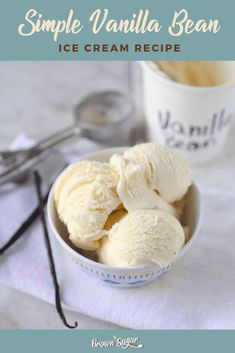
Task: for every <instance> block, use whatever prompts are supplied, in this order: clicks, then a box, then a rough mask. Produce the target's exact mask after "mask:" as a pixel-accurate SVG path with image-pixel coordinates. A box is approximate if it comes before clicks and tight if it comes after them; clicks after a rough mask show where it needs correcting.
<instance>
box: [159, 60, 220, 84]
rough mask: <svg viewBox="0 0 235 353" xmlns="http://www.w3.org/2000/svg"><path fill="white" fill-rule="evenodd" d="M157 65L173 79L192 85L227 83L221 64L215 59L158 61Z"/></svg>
mask: <svg viewBox="0 0 235 353" xmlns="http://www.w3.org/2000/svg"><path fill="white" fill-rule="evenodd" d="M156 65H157V66H158V67H159V68H160V69H161V70H162V71H163V72H165V73H166V74H167V75H168V76H169V77H170V78H171V79H173V80H175V81H177V82H181V83H184V84H188V85H192V86H201V87H203V86H206V87H209V86H217V85H221V84H223V83H225V79H224V77H223V75H222V70H221V68H220V67H219V64H218V63H216V62H213V61H158V62H156Z"/></svg>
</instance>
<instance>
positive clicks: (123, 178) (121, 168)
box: [110, 154, 177, 217]
mask: <svg viewBox="0 0 235 353" xmlns="http://www.w3.org/2000/svg"><path fill="white" fill-rule="evenodd" d="M110 165H111V166H112V168H113V169H114V171H115V173H116V174H117V175H118V177H119V181H118V185H117V193H118V196H119V198H120V199H121V200H122V203H123V205H124V207H125V209H126V210H127V211H128V212H130V211H134V210H138V209H146V208H147V209H151V208H158V209H160V210H163V211H165V212H168V213H170V214H172V215H173V216H175V217H177V210H176V209H175V208H174V207H172V206H171V205H170V204H168V203H167V202H165V201H164V200H163V199H162V198H161V197H160V196H159V195H158V194H157V193H156V191H155V190H153V189H152V188H150V186H149V184H148V182H147V179H146V175H145V168H144V165H143V163H142V164H140V163H139V164H138V163H135V162H134V161H128V160H127V159H125V158H124V157H122V156H120V155H117V154H115V155H113V156H112V157H111V159H110Z"/></svg>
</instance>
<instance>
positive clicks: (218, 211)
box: [0, 136, 235, 329]
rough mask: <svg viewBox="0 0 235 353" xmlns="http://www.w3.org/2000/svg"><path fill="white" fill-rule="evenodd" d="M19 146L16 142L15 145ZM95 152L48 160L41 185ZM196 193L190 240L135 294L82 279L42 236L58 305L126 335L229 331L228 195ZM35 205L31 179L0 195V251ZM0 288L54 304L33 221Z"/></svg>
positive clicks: (234, 256) (6, 262)
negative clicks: (199, 203) (135, 331)
mask: <svg viewBox="0 0 235 353" xmlns="http://www.w3.org/2000/svg"><path fill="white" fill-rule="evenodd" d="M26 142H27V143H29V141H28V140H27V138H25V137H24V136H21V137H20V138H19V139H18V141H17V144H18V145H19V144H21V146H22V145H26ZM97 147H98V146H96V145H95V144H90V143H88V142H87V141H82V142H81V143H79V148H78V151H80V152H79V154H76V153H75V154H73V155H71V154H69V155H68V154H67V155H66V154H63V155H62V154H57V155H55V154H54V155H52V156H51V157H50V158H49V159H47V161H46V162H44V163H43V164H42V165H41V166H39V170H40V172H41V174H42V175H43V177H44V179H45V180H46V181H47V183H48V182H49V179H50V178H53V177H54V176H55V175H56V173H57V172H58V171H59V170H60V169H61V167H63V165H64V163H65V159H66V160H67V161H68V160H69V161H70V162H71V161H74V160H78V159H79V157H80V156H81V155H82V154H84V153H87V152H91V151H92V150H94V149H97ZM52 166H53V167H52ZM49 176H50V178H49ZM45 189H46V187H45ZM201 192H202V199H203V202H204V217H203V218H204V220H203V225H202V229H201V231H200V234H199V237H198V239H197V240H196V241H195V243H194V244H193V246H192V247H191V248H190V250H189V251H188V252H187V253H186V254H185V256H184V257H183V258H182V259H181V260H180V261H179V262H178V263H177V264H176V265H175V266H174V267H173V268H172V269H171V271H170V272H168V273H167V274H165V275H164V276H162V277H160V278H159V279H157V280H156V281H154V282H152V283H150V284H148V285H145V286H143V287H138V288H119V289H117V288H111V287H108V286H107V285H105V284H103V283H102V282H100V281H98V280H96V279H94V278H92V277H90V276H89V275H87V274H86V273H84V272H82V271H81V270H80V268H79V267H77V265H76V264H74V263H73V262H72V261H71V260H70V258H68V257H61V252H59V251H58V249H57V246H56V244H55V243H54V239H53V236H52V234H50V235H51V240H52V245H53V253H54V256H55V262H56V267H57V272H58V278H59V282H60V285H61V294H62V299H63V303H64V305H66V306H67V307H68V308H70V309H73V310H75V311H78V312H81V313H84V314H87V315H90V316H93V317H96V318H99V319H102V320H106V321H110V322H113V323H116V324H118V325H121V326H124V327H128V328H141V329H157V328H160V329H234V328H235V295H234V293H235V231H234V229H235V193H233V192H231V193H230V192H228V191H223V190H217V189H206V188H202V187H201ZM36 204H37V197H36V193H35V190H34V185H33V183H32V180H31V181H30V180H29V181H27V182H26V183H25V184H23V185H20V186H19V187H18V188H14V187H12V188H8V189H7V190H4V189H3V190H2V191H0V246H2V245H3V244H4V243H5V242H6V241H7V239H8V238H9V237H10V236H11V235H12V234H13V232H14V231H15V230H16V229H17V228H18V227H19V225H20V224H21V223H22V222H23V221H24V220H25V218H26V217H27V215H28V214H29V213H30V211H31V210H32V208H33V207H35V206H36ZM0 281H1V282H3V283H5V284H6V285H8V286H11V287H14V288H17V289H19V290H21V291H23V292H27V293H29V294H31V295H33V296H35V297H38V298H40V299H42V300H44V301H47V302H50V303H53V302H54V291H53V286H52V280H51V275H50V271H49V265H48V259H47V256H46V249H45V246H44V239H43V233H42V227H41V224H40V222H38V221H37V222H35V224H33V225H32V226H31V227H30V229H29V230H28V231H27V233H26V234H25V235H24V236H23V237H22V238H21V239H20V240H19V241H18V242H17V244H15V245H14V246H13V247H12V248H11V249H10V250H9V251H8V252H7V253H6V254H4V255H3V256H1V257H0Z"/></svg>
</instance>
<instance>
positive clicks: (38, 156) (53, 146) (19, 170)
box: [0, 91, 133, 185]
mask: <svg viewBox="0 0 235 353" xmlns="http://www.w3.org/2000/svg"><path fill="white" fill-rule="evenodd" d="M132 115H133V104H132V101H131V100H130V98H129V97H127V96H126V95H124V94H122V93H120V92H117V91H107V92H100V93H96V94H92V95H91V96H88V97H87V98H85V99H84V100H83V101H82V102H81V103H79V104H78V105H77V106H76V107H75V124H74V125H73V126H70V127H68V128H66V129H63V130H61V131H59V132H57V133H55V134H53V135H50V136H48V137H47V138H45V139H43V140H41V141H40V142H38V143H37V144H36V145H35V146H33V147H32V148H29V149H26V150H17V151H3V152H0V185H2V184H4V183H7V182H9V181H15V182H17V181H18V180H19V179H22V177H23V178H24V177H25V176H26V175H27V173H28V172H29V170H30V169H31V168H32V167H33V166H34V165H35V164H37V163H39V162H40V161H42V160H43V159H45V158H46V157H47V156H48V155H49V154H50V153H52V152H53V151H55V150H57V149H58V147H59V146H61V145H63V144H64V143H65V142H68V141H70V140H71V141H72V139H74V138H76V140H77V138H78V137H79V136H83V137H87V138H90V139H92V140H94V141H97V142H100V143H102V144H105V145H113V146H114V145H122V144H127V143H128V141H127V140H128V137H129V136H128V131H129V133H130V126H131V119H130V118H131V116H132ZM124 137H125V138H124Z"/></svg>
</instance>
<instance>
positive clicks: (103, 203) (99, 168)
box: [54, 161, 121, 250]
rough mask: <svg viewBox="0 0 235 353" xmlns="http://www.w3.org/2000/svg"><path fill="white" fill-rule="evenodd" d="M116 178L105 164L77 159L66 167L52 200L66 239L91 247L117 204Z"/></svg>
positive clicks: (90, 248)
mask: <svg viewBox="0 0 235 353" xmlns="http://www.w3.org/2000/svg"><path fill="white" fill-rule="evenodd" d="M116 185H117V177H116V176H115V174H114V173H113V172H112V169H111V168H110V165H109V164H108V163H100V162H95V161H81V162H78V163H76V164H73V165H71V166H70V167H68V168H67V169H66V170H65V172H64V173H62V175H61V176H60V177H59V179H58V180H57V182H56V185H55V191H54V200H55V205H56V208H57V211H58V215H59V217H60V219H61V220H62V221H63V222H64V223H65V225H66V226H67V229H68V232H69V237H70V240H71V241H72V242H73V243H74V244H75V245H76V246H77V247H79V248H82V249H85V250H95V249H97V248H98V246H99V242H98V240H99V239H100V238H102V237H103V236H104V235H106V234H107V232H108V231H107V230H105V229H104V226H105V223H106V221H107V219H108V217H109V215H110V214H111V213H112V212H113V211H114V210H115V209H116V208H117V207H118V206H119V205H120V204H121V201H120V199H119V197H118V195H117V192H116Z"/></svg>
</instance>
